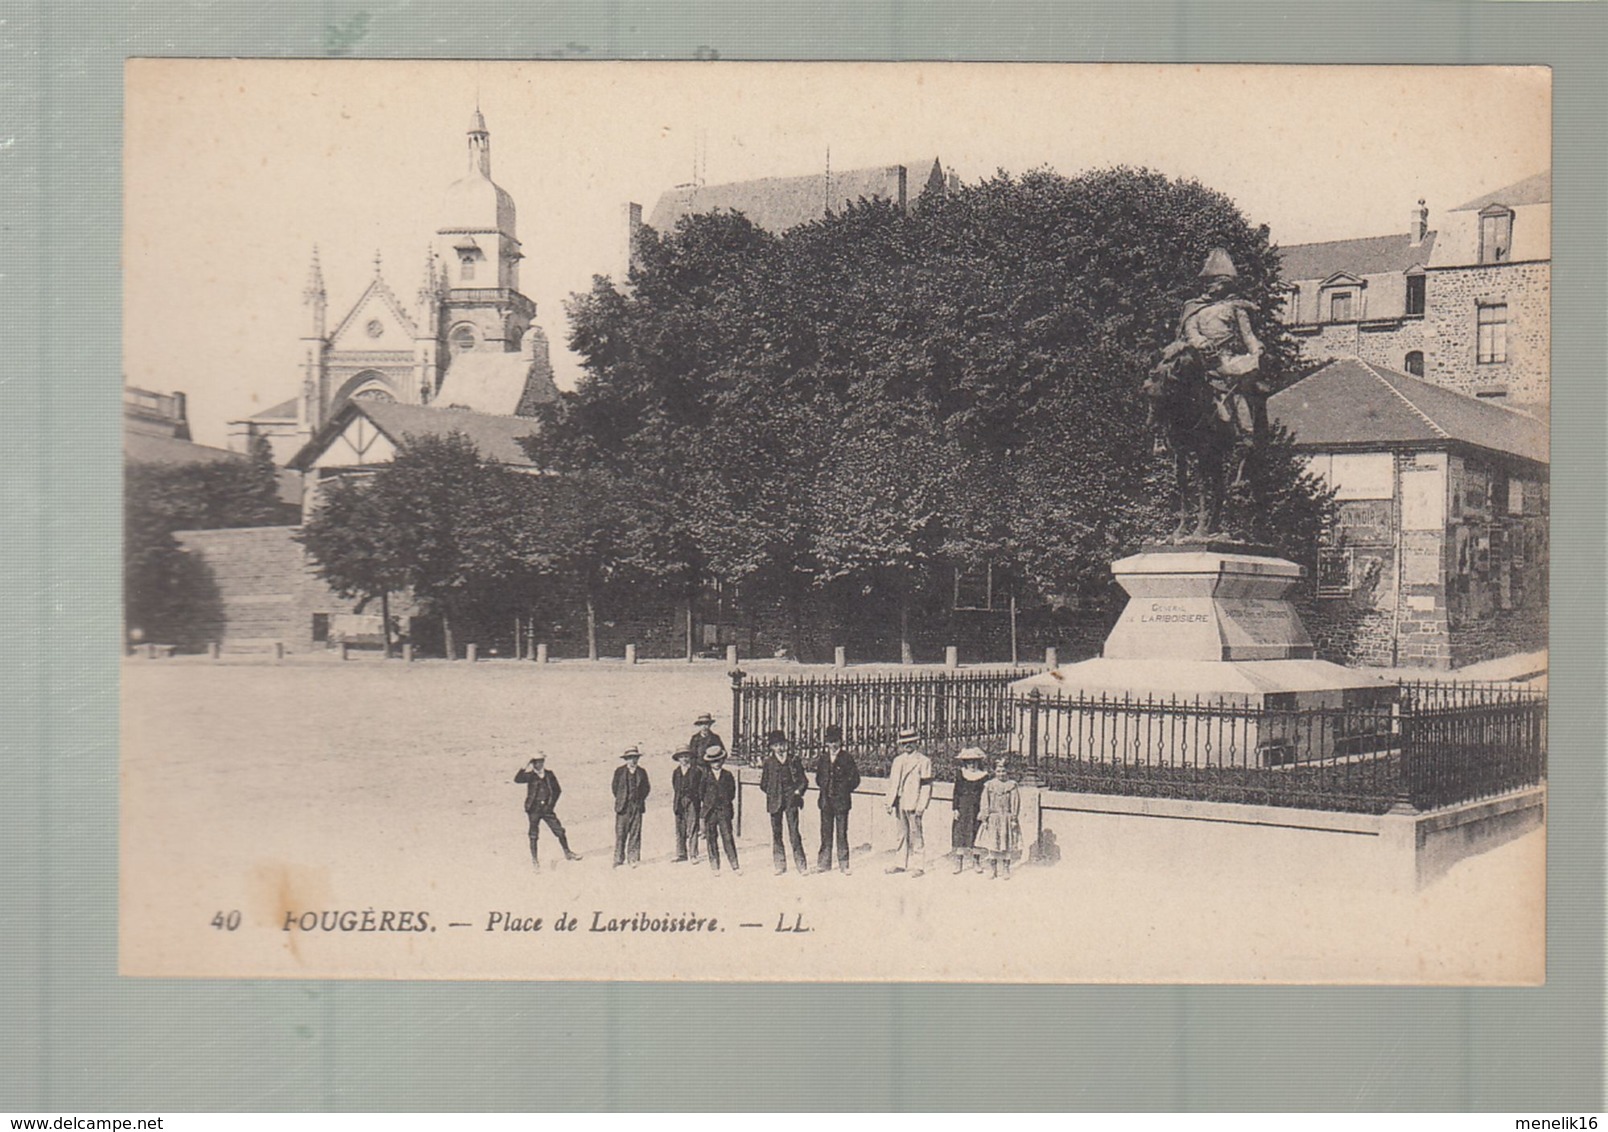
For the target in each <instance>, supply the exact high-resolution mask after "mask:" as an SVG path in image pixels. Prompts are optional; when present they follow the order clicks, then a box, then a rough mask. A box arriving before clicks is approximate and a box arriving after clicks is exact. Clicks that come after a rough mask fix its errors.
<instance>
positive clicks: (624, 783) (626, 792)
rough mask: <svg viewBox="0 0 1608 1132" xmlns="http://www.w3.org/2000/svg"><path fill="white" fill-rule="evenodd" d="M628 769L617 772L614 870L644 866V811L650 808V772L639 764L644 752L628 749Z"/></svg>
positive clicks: (623, 768) (615, 775) (618, 769)
mask: <svg viewBox="0 0 1608 1132" xmlns="http://www.w3.org/2000/svg"><path fill="white" fill-rule="evenodd" d="M620 758H622V759H624V760H625V765H624V766H619V767H615V769H614V867H615V868H619V867H620V866H621V865H624V864H629V865H630V866H631V867H632V868H633V869H634V868H636V867H637V866H638V865H640V864H641V863H642V811H643V810H645V809H647V806H648V791H649V790H650V789H651V787H650V786H649V784H648V772H647V771H645V770H643V769H642V767H641V766H639V765H638V764H639V763H640V762H641V761H642V752H641V751H640V750H638V749H637V748H636V747H627V748H626V749H625V753H624V754H622V755H621V756H620Z"/></svg>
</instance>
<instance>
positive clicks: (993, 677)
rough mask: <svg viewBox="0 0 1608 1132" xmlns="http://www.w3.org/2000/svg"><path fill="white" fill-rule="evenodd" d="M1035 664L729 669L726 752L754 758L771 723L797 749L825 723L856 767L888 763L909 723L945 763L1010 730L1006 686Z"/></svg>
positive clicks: (819, 745) (865, 769) (814, 747)
mask: <svg viewBox="0 0 1608 1132" xmlns="http://www.w3.org/2000/svg"><path fill="white" fill-rule="evenodd" d="M1035 671H1037V669H1032V668H1015V669H995V670H989V671H977V672H960V673H945V674H943V675H942V676H935V675H933V674H930V673H917V674H904V673H895V674H880V675H871V676H835V677H826V678H813V679H812V678H810V677H781V676H777V677H764V678H761V679H748V678H746V677H745V676H744V674H743V673H741V672H734V673H732V693H731V698H732V712H731V715H732V720H733V724H732V730H733V738H732V754H733V755H735V756H736V757H737V758H739V759H747V760H748V761H751V762H752V761H757V760H758V759H759V758H760V757H761V756H762V755H763V754H764V753H765V737H766V736H767V735H768V734H770V732H772V731H781V732H782V733H784V734H785V735H787V736H788V739H789V741H790V742H792V743H793V745H794V749H795V750H796V751H798V752H799V753H800V754H803V755H806V756H807V755H810V754H813V753H818V752H819V751H821V750H824V749H825V746H826V740H825V732H826V728H827V726H828V725H829V724H833V723H835V724H837V725H838V726H840V727H842V728H843V733H844V736H845V739H846V741H847V742H848V743H849V744H850V746H851V747H852V748H853V750H854V752H855V755H856V758H857V759H858V761H859V765H860V771H861V773H862V774H874V773H877V772H880V771H885V770H887V769H888V766H889V764H891V763H892V761H893V756H894V754H895V753H896V752H895V748H896V746H897V744H898V738H899V731H900V729H901V728H904V727H914V728H915V729H916V730H917V731H919V732H920V733H921V737H922V742H923V744H924V746H923V749H924V750H926V751H927V753H928V754H930V755H932V756H933V758H934V760H935V761H936V762H937V763H939V765H940V766H943V767H946V768H947V767H948V765H949V762H950V760H951V758H952V757H953V755H954V754H955V753H956V752H958V751H959V750H960V749H961V748H962V747H967V746H974V745H980V744H982V743H984V742H987V741H997V740H998V739H1000V738H1002V737H1004V736H1007V735H1009V734H1010V733H1011V729H1012V727H1013V725H1014V721H1015V716H1016V705H1015V702H1014V701H1013V700H1012V698H1011V694H1010V686H1011V684H1012V683H1013V682H1014V681H1017V680H1020V679H1022V678H1023V677H1024V676H1031V675H1032V674H1033V673H1034V672H1035Z"/></svg>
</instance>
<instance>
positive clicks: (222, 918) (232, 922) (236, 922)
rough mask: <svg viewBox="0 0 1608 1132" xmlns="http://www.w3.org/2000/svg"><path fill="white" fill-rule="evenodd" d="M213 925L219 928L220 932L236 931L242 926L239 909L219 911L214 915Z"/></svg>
mask: <svg viewBox="0 0 1608 1132" xmlns="http://www.w3.org/2000/svg"><path fill="white" fill-rule="evenodd" d="M212 926H213V927H215V928H217V929H218V930H219V931H220V932H232V931H234V930H235V929H236V928H238V927H239V926H240V911H239V909H236V910H234V911H232V912H219V913H218V914H217V915H216V916H214V917H212Z"/></svg>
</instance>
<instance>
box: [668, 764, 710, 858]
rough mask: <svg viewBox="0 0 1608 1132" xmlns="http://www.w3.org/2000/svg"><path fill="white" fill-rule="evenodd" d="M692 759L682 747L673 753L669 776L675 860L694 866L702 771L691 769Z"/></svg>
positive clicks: (701, 790)
mask: <svg viewBox="0 0 1608 1132" xmlns="http://www.w3.org/2000/svg"><path fill="white" fill-rule="evenodd" d="M692 759H693V755H692V752H691V751H690V750H688V749H686V748H685V747H683V748H682V749H681V750H679V751H677V752H676V769H675V770H674V772H672V773H671V775H670V789H671V790H672V791H674V792H675V801H674V802H673V803H672V807H673V808H674V809H675V813H676V860H678V861H685V860H688V859H690V860H691V861H692V862H693V863H694V864H696V863H697V861H698V834H699V831H700V822H699V817H698V807H699V804H700V803H701V802H702V801H703V783H704V769H703V767H701V766H697V765H695V764H694V763H693V761H692ZM689 855H690V857H689Z"/></svg>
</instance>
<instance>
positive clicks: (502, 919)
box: [118, 52, 1561, 986]
mask: <svg viewBox="0 0 1608 1132" xmlns="http://www.w3.org/2000/svg"><path fill="white" fill-rule="evenodd" d="M710 54H711V56H714V55H715V54H716V53H714V52H711V53H710ZM1551 82H1552V80H1551V73H1550V71H1549V70H1548V69H1547V68H1545V67H1497V66H1433V67H1431V66H1377V65H1366V66H1364V65H1353V66H1273V65H1211V66H1196V65H1181V64H1021V63H1009V64H1005V63H986V64H985V63H930V62H923V63H750V62H743V63H736V62H726V61H721V60H719V59H718V58H715V57H711V58H709V59H705V60H701V61H688V62H638V61H633V62H594V61H577V60H561V61H560V60H548V61H543V62H491V61H403V60H385V61H380V60H352V59H323V60H290V59H282V60H266V59H262V60H245V59H221V58H220V59H155V58H145V59H132V60H129V61H128V62H127V64H126V67H125V71H124V96H125V111H124V114H125V116H124V135H123V146H124V153H123V159H124V167H123V178H124V182H123V184H124V190H123V210H124V235H123V252H124V255H123V286H124V309H123V440H124V500H123V503H124V532H123V540H124V541H123V578H124V595H123V618H124V621H123V658H122V663H121V713H122V714H121V754H120V779H119V785H120V803H119V805H120V823H119V832H118V838H119V851H120V852H119V880H118V883H119V912H118V920H119V957H118V960H119V971H120V973H121V974H123V975H128V976H141V977H160V978H174V977H179V978H218V979H238V978H293V979H320V978H331V979H333V978H342V979H345V978H359V979H362V978H372V979H392V980H415V979H425V980H434V979H499V980H597V981H602V980H610V981H617V980H631V981H645V980H653V981H700V982H719V981H737V982H755V981H765V982H793V981H852V982H890V983H892V982H900V983H903V982H1004V983H1133V984H1154V983H1234V984H1244V983H1253V984H1254V983H1268V984H1354V985H1380V984H1384V985H1406V986H1410V985H1438V986H1448V985H1450V986H1534V985H1538V984H1541V983H1543V982H1544V981H1545V979H1546V973H1547V972H1546V962H1545V960H1546V912H1547V892H1546V854H1547V843H1546V812H1547V801H1548V796H1547V719H1548V714H1547V713H1548V691H1547V681H1548V620H1547V609H1548V600H1549V592H1548V585H1549V561H1550V560H1549V506H1550V477H1549V461H1550V439H1549V424H1548V419H1549V418H1548V411H1549V404H1550V307H1551V231H1552V178H1551V160H1552V122H1551V114H1552V85H1551ZM1560 694H1561V693H1560Z"/></svg>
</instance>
